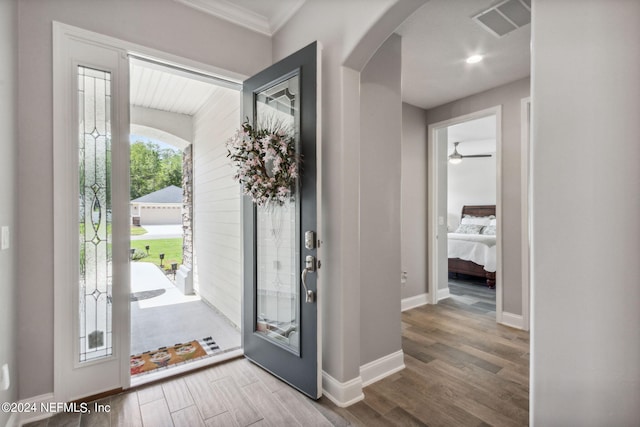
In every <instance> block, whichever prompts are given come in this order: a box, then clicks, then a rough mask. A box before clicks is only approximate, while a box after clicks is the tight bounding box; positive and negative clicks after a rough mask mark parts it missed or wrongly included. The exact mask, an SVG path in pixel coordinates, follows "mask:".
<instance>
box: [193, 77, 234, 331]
mask: <svg viewBox="0 0 640 427" xmlns="http://www.w3.org/2000/svg"><path fill="white" fill-rule="evenodd" d="M193 124H194V132H193V133H194V142H193V162H194V165H193V170H194V178H193V181H194V182H193V192H194V194H193V200H194V203H193V207H194V227H193V232H194V235H193V239H194V240H193V241H194V245H195V246H194V249H195V250H194V288H195V290H196V292H198V294H200V296H201V297H202V298H204V299H205V300H206V301H207V302H208V303H209V304H211V305H212V306H214V307H215V308H216V309H217V310H219V311H220V312H221V313H222V314H224V315H225V316H226V317H227V318H228V319H229V320H230V321H231V322H232V323H234V324H235V325H236V326H237V327H238V328H239V327H240V324H241V321H242V317H241V314H242V233H241V232H242V223H241V221H242V212H241V205H242V198H241V194H240V186H239V185H238V183H237V182H236V181H235V180H234V179H233V175H234V170H233V168H232V167H231V164H230V162H229V158H228V157H227V149H226V146H225V144H226V141H227V139H229V138H230V137H231V136H232V135H233V134H234V132H235V131H236V129H238V128H239V127H240V92H238V91H235V90H231V89H223V88H218V89H217V91H216V92H215V93H214V95H213V96H212V97H211V98H210V99H209V101H208V102H207V104H206V105H204V106H203V107H202V108H201V109H200V111H199V112H198V113H197V114H196V115H195V116H194V118H193Z"/></svg>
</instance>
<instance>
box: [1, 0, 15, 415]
mask: <svg viewBox="0 0 640 427" xmlns="http://www.w3.org/2000/svg"><path fill="white" fill-rule="evenodd" d="M17 8H18V2H17V0H10V1H2V2H0V148H1V149H2V155H1V156H0V226H3V227H9V233H10V246H9V248H8V249H0V367H1V366H2V365H4V364H5V363H7V364H8V365H9V372H10V380H11V384H10V387H9V389H8V390H4V391H0V402H16V401H17V400H18V367H17V363H18V346H17V336H18V335H17V330H18V322H17V311H16V309H17V306H18V304H17V300H18V298H17V297H18V283H17V278H16V262H17V256H16V255H17V250H16V246H17V243H18V242H17V239H16V211H15V209H16V204H17V198H18V197H17V195H18V191H17V185H16V173H17V170H16V163H17V162H16V157H17V151H18V126H17V109H18V108H17V107H18V91H17V88H18V27H17V25H16V22H17V16H18V9H17ZM10 416H11V413H9V412H7V411H2V412H0V425H5V424H7V422H8V420H9V418H10Z"/></svg>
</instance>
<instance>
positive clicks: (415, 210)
mask: <svg viewBox="0 0 640 427" xmlns="http://www.w3.org/2000/svg"><path fill="white" fill-rule="evenodd" d="M426 113H427V112H426V111H425V110H423V109H422V108H419V107H414V106H413V105H409V104H402V176H401V181H402V184H401V185H402V191H401V204H402V241H401V254H402V270H403V271H406V272H407V281H406V283H405V284H404V285H403V286H402V298H408V297H412V296H416V295H419V294H422V293H425V292H426V288H425V286H426V283H427V280H428V278H427V262H428V261H427V204H428V200H427V192H426V191H425V188H426V185H427V114H426Z"/></svg>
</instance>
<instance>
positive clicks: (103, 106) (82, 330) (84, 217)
mask: <svg viewBox="0 0 640 427" xmlns="http://www.w3.org/2000/svg"><path fill="white" fill-rule="evenodd" d="M78 120H79V135H78V148H79V149H78V154H79V159H78V175H79V178H80V186H79V192H80V197H79V219H80V226H79V231H80V242H79V243H80V246H79V248H80V251H79V252H80V253H79V260H80V287H79V291H80V299H79V316H80V317H79V337H78V339H79V341H80V345H79V355H78V357H79V361H80V362H85V361H88V360H94V359H96V358H100V357H105V356H110V355H111V354H112V352H113V346H112V342H111V341H112V322H111V313H112V311H111V301H112V286H111V281H112V262H111V73H109V72H106V71H99V70H94V69H91V68H87V67H83V66H78Z"/></svg>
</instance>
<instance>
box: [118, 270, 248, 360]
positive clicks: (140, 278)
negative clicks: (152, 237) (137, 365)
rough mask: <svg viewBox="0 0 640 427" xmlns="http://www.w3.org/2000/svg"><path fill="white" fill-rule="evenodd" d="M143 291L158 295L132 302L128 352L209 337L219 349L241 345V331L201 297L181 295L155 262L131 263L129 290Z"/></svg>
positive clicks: (140, 351)
mask: <svg viewBox="0 0 640 427" xmlns="http://www.w3.org/2000/svg"><path fill="white" fill-rule="evenodd" d="M145 291H157V292H156V293H157V294H158V295H157V296H153V297H152V298H147V299H140V300H139V301H132V302H131V354H140V353H142V352H145V351H149V350H157V349H158V348H160V347H165V346H172V345H175V344H177V343H184V342H188V341H191V340H195V339H202V338H206V337H209V336H210V337H212V338H213V340H214V341H215V342H216V343H217V344H218V345H219V346H220V348H221V349H231V348H238V347H240V345H241V343H240V331H239V330H238V329H236V328H234V327H233V326H232V325H231V323H230V322H229V320H228V319H227V318H225V317H224V316H223V315H221V314H220V313H218V312H217V311H216V310H214V309H213V308H211V307H210V306H209V305H208V304H206V303H205V302H204V301H202V299H201V298H200V296H198V295H195V294H194V295H183V294H182V292H180V290H178V288H176V287H175V286H174V284H173V282H171V280H169V278H167V276H166V275H165V274H164V273H163V272H162V271H160V269H159V268H158V267H157V266H155V265H154V264H151V263H149V262H132V263H131V292H132V293H137V292H145ZM162 291H164V292H162Z"/></svg>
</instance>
